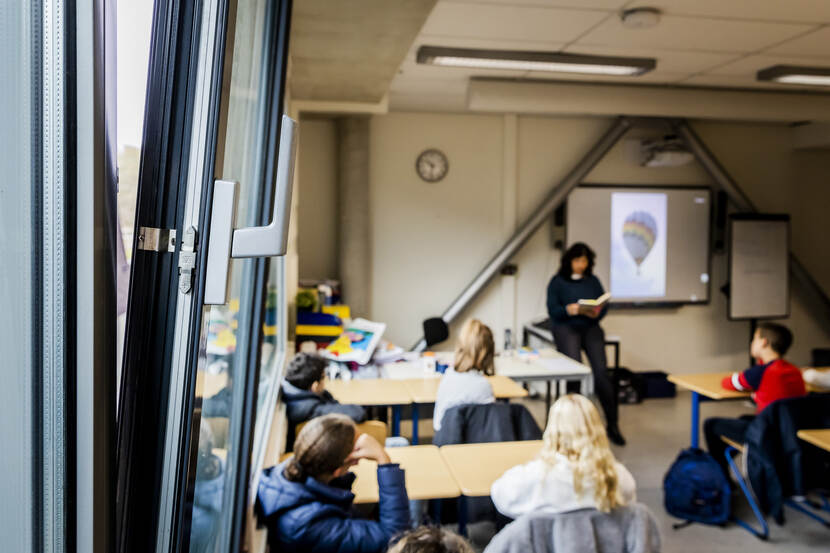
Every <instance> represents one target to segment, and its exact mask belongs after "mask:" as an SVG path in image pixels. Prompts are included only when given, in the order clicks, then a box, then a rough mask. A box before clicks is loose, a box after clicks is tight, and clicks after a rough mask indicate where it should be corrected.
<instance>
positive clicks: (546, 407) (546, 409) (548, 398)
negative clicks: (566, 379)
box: [545, 380, 558, 419]
mask: <svg viewBox="0 0 830 553" xmlns="http://www.w3.org/2000/svg"><path fill="white" fill-rule="evenodd" d="M557 384H558V383H557ZM545 385H546V386H547V393H546V394H545V419H547V416H548V413H550V380H546V381H545Z"/></svg>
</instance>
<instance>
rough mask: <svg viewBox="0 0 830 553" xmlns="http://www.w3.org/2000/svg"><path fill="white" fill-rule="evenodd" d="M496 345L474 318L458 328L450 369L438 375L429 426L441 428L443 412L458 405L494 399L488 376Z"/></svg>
mask: <svg viewBox="0 0 830 553" xmlns="http://www.w3.org/2000/svg"><path fill="white" fill-rule="evenodd" d="M495 351H496V346H495V344H494V343H493V333H492V332H491V331H490V328H489V327H488V326H487V325H485V324H484V323H482V322H481V321H479V320H477V319H470V320H469V321H467V322H466V323H464V326H463V327H462V328H461V336H460V337H459V339H458V347H457V348H456V350H455V362H454V368H453V370H447V372H446V373H445V374H444V376H443V377H442V378H441V384H439V386H438V393H437V394H436V397H435V410H434V411H433V415H432V427H433V428H434V429H435V431H436V432H437V431H439V430H441V419H443V418H444V413H446V412H447V410H448V409H450V408H452V407H457V406H459V405H466V404H470V403H474V404H486V403H493V402H495V401H496V398H495V396H493V387H492V386H490V381H489V380H487V378H486V377H487V376H491V375H493V374H495V372H496V369H495V365H494V362H493V358H494V357H495Z"/></svg>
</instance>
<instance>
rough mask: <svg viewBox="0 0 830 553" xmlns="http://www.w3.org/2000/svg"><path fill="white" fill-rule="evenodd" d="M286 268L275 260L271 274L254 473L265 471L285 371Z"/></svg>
mask: <svg viewBox="0 0 830 553" xmlns="http://www.w3.org/2000/svg"><path fill="white" fill-rule="evenodd" d="M284 267H285V264H284V258H282V257H278V258H275V259H272V260H271V267H270V270H269V274H268V298H267V300H266V303H265V324H264V326H263V334H264V338H263V341H262V351H261V355H260V359H261V360H262V363H261V368H260V373H259V386H258V388H257V412H256V427H255V431H254V443H253V448H252V455H251V466H252V468H253V470H257V469H259V468H261V464H262V458H263V456H264V455H265V450H266V448H267V441H268V433H269V430H270V427H271V420H272V419H273V414H274V408H275V407H276V401H277V393H278V391H279V385H280V382H281V380H282V372H281V371H282V368H283V367H284V361H285V343H286V342H285V340H286V333H285V331H286V321H285V317H286V310H285V309H286V308H285V306H286V298H285V294H284V291H285V285H284V283H285V280H284V279H285V269H284ZM252 474H253V473H252Z"/></svg>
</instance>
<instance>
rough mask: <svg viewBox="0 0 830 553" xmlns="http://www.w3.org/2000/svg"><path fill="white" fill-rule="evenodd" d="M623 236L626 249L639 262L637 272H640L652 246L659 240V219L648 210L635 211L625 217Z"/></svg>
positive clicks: (635, 261)
mask: <svg viewBox="0 0 830 553" xmlns="http://www.w3.org/2000/svg"><path fill="white" fill-rule="evenodd" d="M622 237H623V243H624V244H625V249H626V250H628V253H630V254H631V257H632V258H633V259H634V263H636V264H637V274H638V275H639V274H640V265H642V263H643V260H644V259H645V258H646V257H648V254H649V253H650V252H651V248H652V247H653V246H654V242H655V240H657V221H655V220H654V217H652V216H651V215H650V214H649V213H648V212H647V211H635V212H634V213H632V214H631V215H629V216H628V217H626V218H625V222H623V226H622Z"/></svg>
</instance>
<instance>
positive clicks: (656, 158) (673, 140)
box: [640, 135, 694, 167]
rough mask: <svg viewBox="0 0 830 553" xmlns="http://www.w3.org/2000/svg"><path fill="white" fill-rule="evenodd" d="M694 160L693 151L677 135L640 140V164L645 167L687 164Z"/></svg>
mask: <svg viewBox="0 0 830 553" xmlns="http://www.w3.org/2000/svg"><path fill="white" fill-rule="evenodd" d="M692 160H694V155H693V154H692V152H690V151H689V150H688V149H687V148H686V145H685V144H684V143H683V141H682V140H680V138H678V137H677V136H675V135H667V136H664V137H663V138H660V139H653V138H648V139H642V140H641V141H640V165H641V166H643V167H677V166H679V165H686V164H687V163H689V162H690V161H692Z"/></svg>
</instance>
